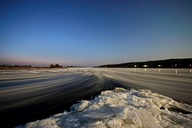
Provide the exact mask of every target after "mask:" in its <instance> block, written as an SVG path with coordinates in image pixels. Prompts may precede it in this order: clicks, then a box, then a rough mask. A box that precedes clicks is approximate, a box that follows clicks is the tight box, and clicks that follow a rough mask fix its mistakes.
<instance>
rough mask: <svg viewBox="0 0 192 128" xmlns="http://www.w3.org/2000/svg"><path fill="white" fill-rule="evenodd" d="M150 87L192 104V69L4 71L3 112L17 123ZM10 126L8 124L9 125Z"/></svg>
mask: <svg viewBox="0 0 192 128" xmlns="http://www.w3.org/2000/svg"><path fill="white" fill-rule="evenodd" d="M116 86H118V87H124V88H127V89H131V88H133V89H136V90H138V89H150V90H152V91H153V92H157V93H160V94H163V95H166V96H169V97H171V98H173V99H174V100H177V101H182V102H186V103H189V104H191V103H192V98H191V97H192V69H149V68H147V69H144V68H142V69H139V68H136V69H134V68H68V69H54V70H31V71H27V70H19V71H14V70H1V71H0V104H1V105H0V111H1V116H2V117H3V118H4V121H3V122H5V121H6V122H7V121H9V122H10V124H9V125H10V126H16V125H19V124H23V123H26V122H29V121H33V120H36V119H41V118H44V117H47V116H49V115H53V114H55V113H59V112H61V111H63V110H64V109H67V108H69V106H71V104H73V103H74V102H76V100H80V99H89V98H90V97H91V96H95V95H97V94H99V93H100V92H101V91H102V90H107V89H113V88H114V87H116ZM9 125H7V126H9Z"/></svg>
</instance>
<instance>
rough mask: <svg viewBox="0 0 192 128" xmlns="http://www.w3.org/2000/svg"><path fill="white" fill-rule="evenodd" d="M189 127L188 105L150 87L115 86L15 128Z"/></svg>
mask: <svg viewBox="0 0 192 128" xmlns="http://www.w3.org/2000/svg"><path fill="white" fill-rule="evenodd" d="M22 127H25V128H190V127H192V107H191V106H189V105H187V104H183V103H178V102H176V101H174V100H173V99H171V98H169V97H166V96H163V95H160V94H157V93H152V92H151V91H150V90H139V91H136V90H133V89H132V90H126V89H123V88H115V89H114V90H112V91H103V92H101V94H100V95H99V96H97V97H95V99H93V100H90V101H87V100H83V101H81V102H80V103H78V104H74V105H73V106H72V107H71V111H70V112H63V113H60V114H56V115H54V116H52V117H50V118H47V119H43V120H37V121H35V122H31V123H27V124H26V125H25V126H18V128H22Z"/></svg>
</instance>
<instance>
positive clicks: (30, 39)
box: [0, 0, 192, 66]
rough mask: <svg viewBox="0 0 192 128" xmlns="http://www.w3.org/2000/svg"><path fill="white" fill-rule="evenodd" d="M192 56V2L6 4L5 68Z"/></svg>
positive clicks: (2, 22)
mask: <svg viewBox="0 0 192 128" xmlns="http://www.w3.org/2000/svg"><path fill="white" fill-rule="evenodd" d="M191 57H192V0H1V1H0V64H32V65H49V64H50V63H60V64H63V65H82V66H93V65H101V64H108V63H122V62H133V61H146V60H158V59H169V58H191Z"/></svg>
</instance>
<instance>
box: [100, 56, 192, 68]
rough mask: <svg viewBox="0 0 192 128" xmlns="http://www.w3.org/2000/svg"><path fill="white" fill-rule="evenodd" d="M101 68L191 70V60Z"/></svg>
mask: <svg viewBox="0 0 192 128" xmlns="http://www.w3.org/2000/svg"><path fill="white" fill-rule="evenodd" d="M97 67H102V68H192V58H186V59H166V60H155V61H145V62H129V63H120V64H106V65H101V66H97Z"/></svg>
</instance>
